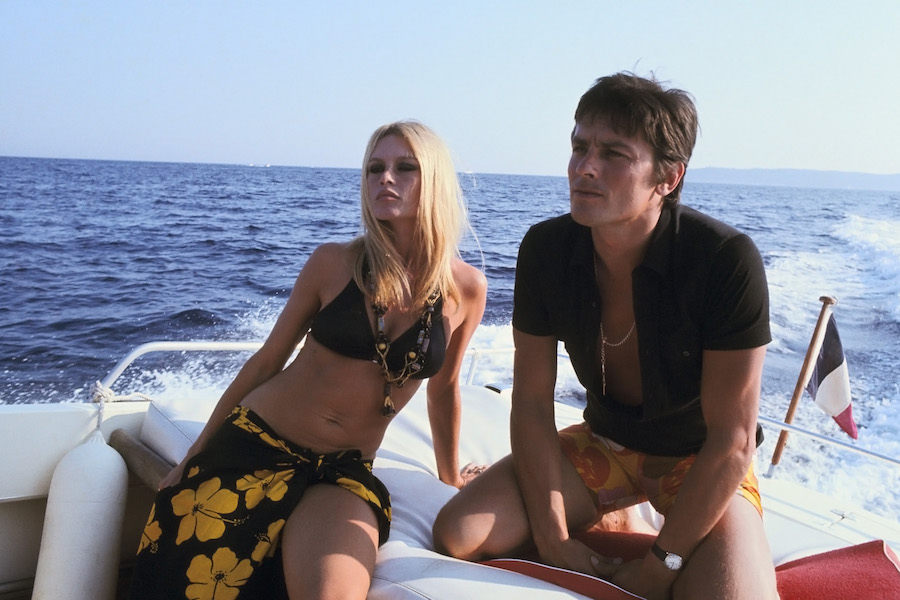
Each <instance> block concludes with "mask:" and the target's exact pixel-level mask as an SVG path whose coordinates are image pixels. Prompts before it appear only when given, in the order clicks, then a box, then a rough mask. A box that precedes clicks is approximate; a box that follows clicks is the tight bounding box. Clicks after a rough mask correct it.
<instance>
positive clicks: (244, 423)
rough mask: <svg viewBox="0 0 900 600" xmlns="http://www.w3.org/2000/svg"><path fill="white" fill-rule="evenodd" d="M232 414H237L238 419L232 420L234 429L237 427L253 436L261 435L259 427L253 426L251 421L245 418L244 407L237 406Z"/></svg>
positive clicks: (245, 408) (245, 411)
mask: <svg viewBox="0 0 900 600" xmlns="http://www.w3.org/2000/svg"><path fill="white" fill-rule="evenodd" d="M234 412H236V413H238V417H237V418H235V420H234V425H235V427H239V428H241V429H243V430H244V431H248V432H250V433H254V434H258V433H262V429H261V428H260V427H259V425H257V424H255V423H254V422H253V421H251V420H250V419H248V418H247V407H246V406H238V407H236V408H235V409H234Z"/></svg>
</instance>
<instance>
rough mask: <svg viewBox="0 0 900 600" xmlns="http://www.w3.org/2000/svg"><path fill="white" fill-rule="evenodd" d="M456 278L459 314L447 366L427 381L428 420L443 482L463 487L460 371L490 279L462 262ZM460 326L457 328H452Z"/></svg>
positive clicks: (445, 362)
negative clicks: (461, 471)
mask: <svg viewBox="0 0 900 600" xmlns="http://www.w3.org/2000/svg"><path fill="white" fill-rule="evenodd" d="M454 276H455V277H456V280H457V285H458V287H459V290H460V305H459V307H458V308H457V312H458V313H459V315H460V316H459V317H457V315H455V314H454V315H450V317H449V318H450V323H451V329H452V331H451V333H450V343H449V345H448V346H447V353H446V355H445V358H444V365H443V367H441V370H440V371H438V372H437V373H436V374H435V375H433V376H432V377H431V378H430V379H429V380H428V388H427V390H428V420H429V422H430V424H431V436H432V439H433V441H434V457H435V460H436V462H437V467H438V477H439V478H440V480H441V481H443V482H444V483H448V484H450V485H453V486H455V487H462V486H463V485H465V483H466V480H465V479H464V478H463V477H462V476H461V475H460V471H459V428H460V421H461V418H462V408H461V398H460V393H459V371H460V368H461V366H462V361H463V358H464V356H465V353H466V348H467V347H468V345H469V340H471V339H472V335H473V334H474V333H475V329H476V328H477V327H478V325H479V324H480V323H481V317H482V316H483V315H484V306H485V302H486V298H487V279H486V278H485V277H484V274H483V273H482V272H481V271H479V270H478V269H476V268H474V267H472V266H471V265H468V264H465V263H463V262H462V261H459V263H458V265H457V266H456V268H455V269H454ZM454 323H457V324H456V326H453V324H454Z"/></svg>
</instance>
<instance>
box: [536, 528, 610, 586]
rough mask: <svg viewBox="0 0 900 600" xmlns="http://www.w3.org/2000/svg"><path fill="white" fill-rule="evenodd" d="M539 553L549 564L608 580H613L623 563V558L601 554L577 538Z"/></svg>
mask: <svg viewBox="0 0 900 600" xmlns="http://www.w3.org/2000/svg"><path fill="white" fill-rule="evenodd" d="M539 553H540V556H541V560H542V561H544V562H546V563H547V564H550V565H553V566H555V567H560V568H562V569H569V570H570V571H578V572H579V573H584V574H586V575H593V576H595V577H602V578H603V579H607V580H611V578H612V576H613V574H615V572H616V570H617V569H618V568H619V565H621V564H622V559H621V558H608V557H604V556H600V555H599V554H597V553H596V552H594V551H593V550H591V549H590V548H589V547H588V546H586V545H585V544H583V543H582V542H580V541H578V540H576V539H575V538H569V539H567V540H564V541H562V542H560V543H558V544H554V547H553V548H552V549H549V548H548V549H546V550H545V551H541V552H539Z"/></svg>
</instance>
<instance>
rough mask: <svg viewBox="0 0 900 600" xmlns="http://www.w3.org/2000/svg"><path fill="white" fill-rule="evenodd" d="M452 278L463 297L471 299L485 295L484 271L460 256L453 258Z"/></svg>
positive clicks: (485, 279)
mask: <svg viewBox="0 0 900 600" xmlns="http://www.w3.org/2000/svg"><path fill="white" fill-rule="evenodd" d="M451 269H452V271H453V279H454V281H455V282H456V287H457V288H458V289H459V292H460V295H461V296H462V297H463V298H466V299H469V300H472V299H477V298H484V297H485V296H486V295H487V277H485V275H484V273H483V272H482V271H481V270H480V269H477V268H475V267H473V266H472V265H470V264H469V263H467V262H465V261H464V260H462V259H460V258H456V259H454V260H453V264H452V266H451Z"/></svg>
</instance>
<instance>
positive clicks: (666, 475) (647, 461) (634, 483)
mask: <svg viewBox="0 0 900 600" xmlns="http://www.w3.org/2000/svg"><path fill="white" fill-rule="evenodd" d="M559 442H560V446H561V447H562V451H563V454H565V455H566V457H567V458H568V459H569V461H570V462H571V463H572V464H573V465H574V466H575V470H576V471H578V474H579V475H580V476H581V479H582V480H583V481H584V484H585V485H586V486H587V488H588V489H589V490H591V492H593V494H594V499H595V501H596V503H597V507H598V509H599V511H600V512H601V513H607V512H610V511H613V510H616V509H619V508H625V507H626V506H631V505H633V504H638V503H640V502H643V501H644V500H649V501H650V504H652V505H653V508H655V509H656V510H657V511H658V512H660V513H661V514H663V515H665V514H666V513H667V512H668V511H669V508H671V507H672V504H673V503H674V502H675V497H676V496H677V495H678V490H679V488H680V487H681V482H682V481H684V476H685V475H687V472H688V471H689V470H690V468H691V465H693V464H694V458H695V457H694V456H653V455H651V454H644V453H641V452H635V451H634V450H629V449H628V448H625V447H623V446H620V445H619V444H617V443H615V442H614V441H612V440H610V439H609V438H605V437H603V436H600V435H597V434H596V433H594V432H593V431H591V428H590V426H589V425H588V424H587V423H580V424H578V425H571V426H569V427H566V428H565V429H562V430H560V432H559ZM736 493H737V494H738V495H739V496H742V497H743V498H746V499H747V500H748V501H749V502H750V503H751V504H752V505H753V506H754V507H756V510H757V511H759V514H760V515H762V502H761V499H760V496H759V483H758V480H757V478H756V473H755V471H754V469H753V464H751V465H750V468H749V469H748V470H747V473H746V474H745V475H744V479H743V480H742V481H741V483H740V485H739V486H738V489H737V491H736Z"/></svg>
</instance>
